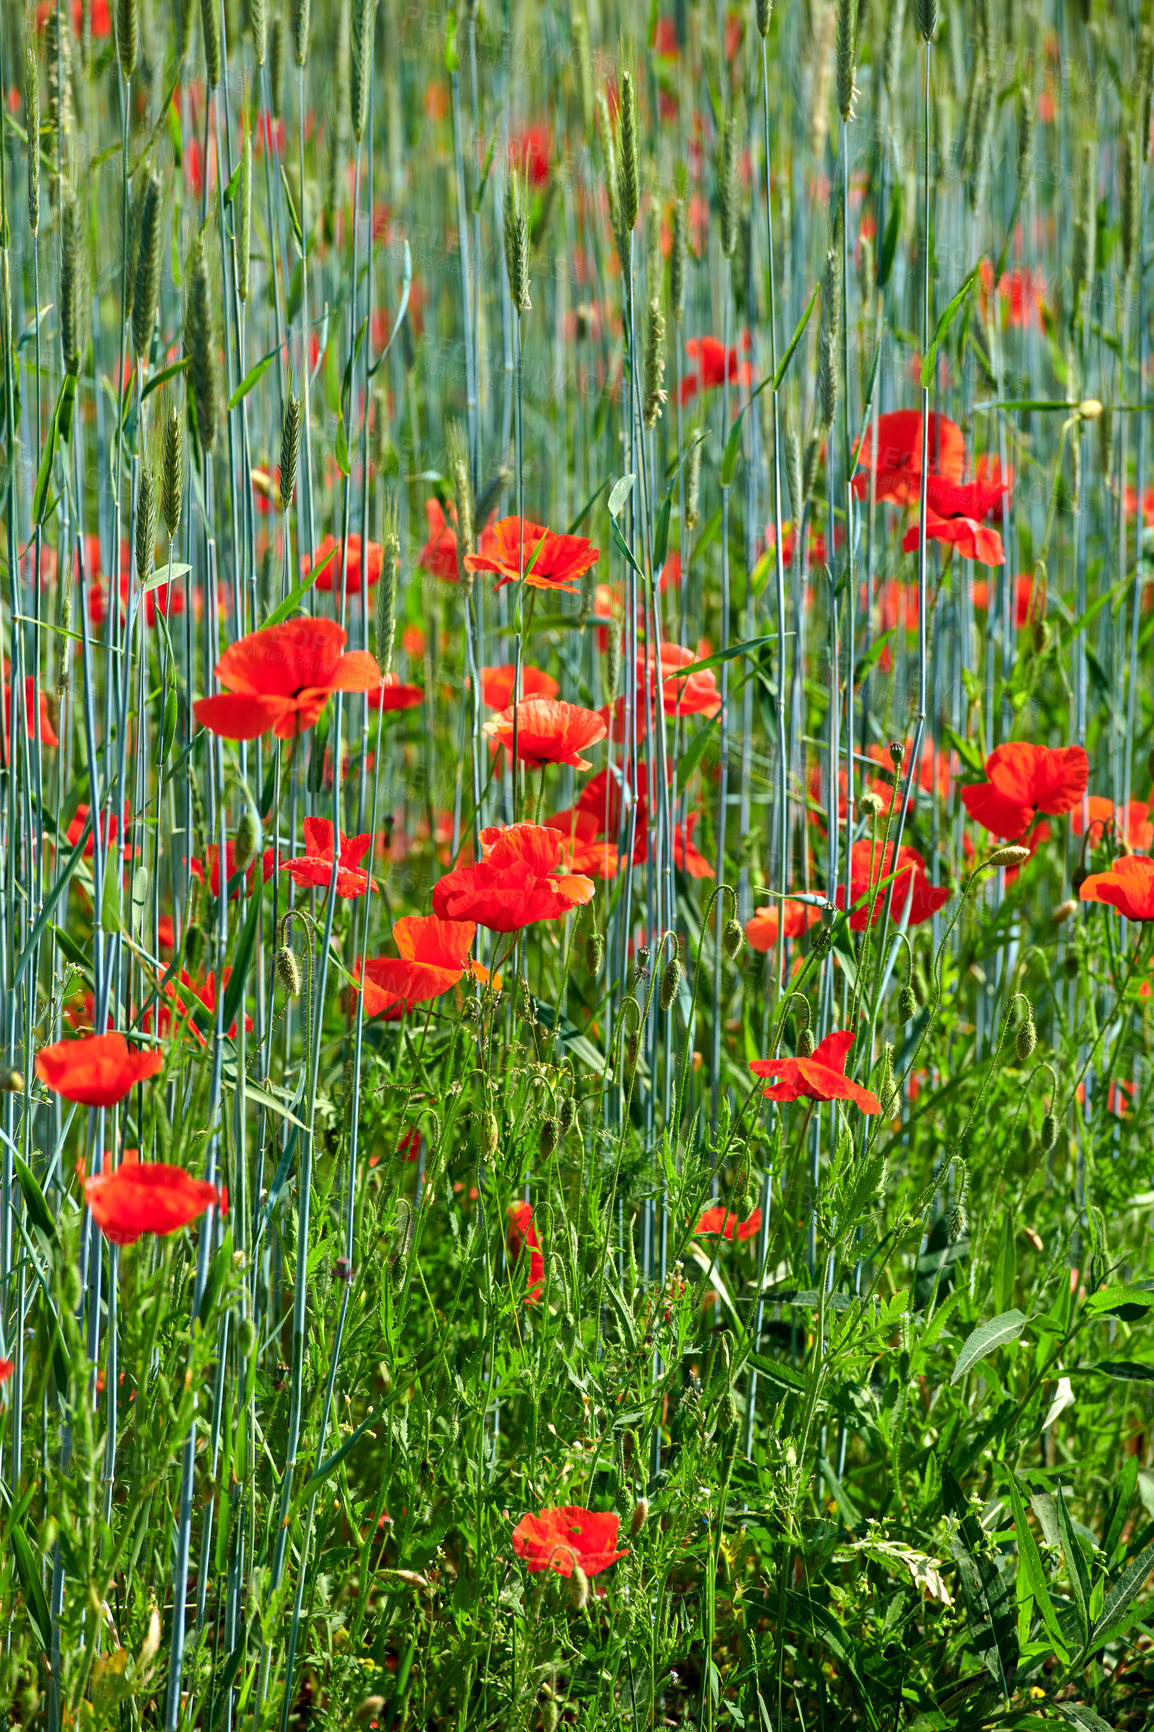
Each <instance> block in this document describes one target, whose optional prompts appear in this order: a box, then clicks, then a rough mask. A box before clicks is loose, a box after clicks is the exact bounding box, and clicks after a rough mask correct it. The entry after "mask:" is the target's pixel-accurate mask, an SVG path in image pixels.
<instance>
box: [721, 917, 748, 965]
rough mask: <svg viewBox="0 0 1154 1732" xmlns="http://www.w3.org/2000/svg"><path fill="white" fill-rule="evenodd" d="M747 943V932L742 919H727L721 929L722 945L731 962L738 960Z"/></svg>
mask: <svg viewBox="0 0 1154 1732" xmlns="http://www.w3.org/2000/svg"><path fill="white" fill-rule="evenodd" d="M744 943H745V933H744V932H743V931H742V927H741V921H740V920H727V921H726V922H725V925H724V926H723V927H722V929H721V947H722V949H723V950H724V951H725V954H726V956H728V958H729V960H730V962H736V960H737V958H738V957H739V956H740V954H741V947H742V945H743V944H744Z"/></svg>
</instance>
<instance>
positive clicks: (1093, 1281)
mask: <svg viewBox="0 0 1154 1732" xmlns="http://www.w3.org/2000/svg"><path fill="white" fill-rule="evenodd" d="M1105 1279H1106V1259H1105V1257H1103V1255H1102V1253H1101V1251H1095V1252H1094V1255H1093V1256H1092V1257H1091V1258H1090V1290H1091V1292H1097V1290H1098V1288H1099V1287H1101V1285H1102V1283H1103V1282H1104V1281H1105Z"/></svg>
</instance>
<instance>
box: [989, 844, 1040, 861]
mask: <svg viewBox="0 0 1154 1732" xmlns="http://www.w3.org/2000/svg"><path fill="white" fill-rule="evenodd" d="M1029 858H1030V850H1029V849H1028V848H1023V847H1022V845H1021V843H1020V842H1010V843H1008V844H1007V846H1006V847H1005V848H995V849H994V852H993V853H992V854H991V855H990V856H989V858H988V860H987V861H986V865H987V866H1020V865H1021V864H1022V862H1023V860H1028V859H1029Z"/></svg>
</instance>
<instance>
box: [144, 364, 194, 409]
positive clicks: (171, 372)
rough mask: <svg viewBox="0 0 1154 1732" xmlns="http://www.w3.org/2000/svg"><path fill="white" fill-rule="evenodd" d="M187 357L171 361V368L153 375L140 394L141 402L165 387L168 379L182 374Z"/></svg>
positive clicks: (163, 368) (162, 369)
mask: <svg viewBox="0 0 1154 1732" xmlns="http://www.w3.org/2000/svg"><path fill="white" fill-rule="evenodd" d="M188 361H189V357H188V356H187V355H185V356H183V357H182V358H181V359H180V360H179V361H173V362H172V364H171V366H168V367H162V368H161V369H160V372H159V373H154V374H153V376H152V378H151V379H150V380H149V381H148V384H147V385H146V386H145V387H144V390H143V391H142V392H141V393H140V400H141V402H143V401H144V399H145V398H146V397H151V396H152V393H153V392H154V391H159V390H160V387H161V386H162V385H167V384H168V381H169V380H170V379H175V378H176V375H177V374H178V373H183V372H184V371H185V369H186V367H187V366H188Z"/></svg>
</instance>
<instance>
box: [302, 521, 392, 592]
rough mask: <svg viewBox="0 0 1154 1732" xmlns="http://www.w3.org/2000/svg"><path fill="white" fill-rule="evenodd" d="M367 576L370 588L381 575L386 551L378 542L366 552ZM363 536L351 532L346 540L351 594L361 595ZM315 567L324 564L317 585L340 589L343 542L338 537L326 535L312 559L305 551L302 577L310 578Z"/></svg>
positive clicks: (346, 577) (347, 568) (346, 573)
mask: <svg viewBox="0 0 1154 1732" xmlns="http://www.w3.org/2000/svg"><path fill="white" fill-rule="evenodd" d="M363 557H364V561H365V575H366V577H367V580H368V585H369V588H370V589H371V588H372V586H373V584H374V583H376V582H377V580H378V578H379V577H380V575H381V562H382V557H383V556H382V553H381V548H380V544H379V543H378V542H376V541H370V542H369V543H368V550H367V552H366V553H364V555H363ZM361 559H362V549H361V538H360V536H359V535H350V536H349V537H348V538H347V539H346V541H345V558H344V565H345V590H346V592H347V594H349V595H353V594H359V593H360V588H361ZM315 567H321V568H322V569H321V570H320V571H319V573H318V576H317V579H316V583H315V585H314V587H315V588H316V589H322V590H332V589H336V588H338V586H339V584H340V574H341V544H340V542H339V540H338V539H337V537H336V536H334V535H326V536H325V538H324V540H323V541H322V542H321V544H320V546H319V547H318V548H317V550H316V553H315V554H314V555H313V557H312V559H310V558H309V556H308V554H307V553H302V554H301V576H302V577H307V576H308V574H309V572H310V571H312V570H313V569H314V568H315Z"/></svg>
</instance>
